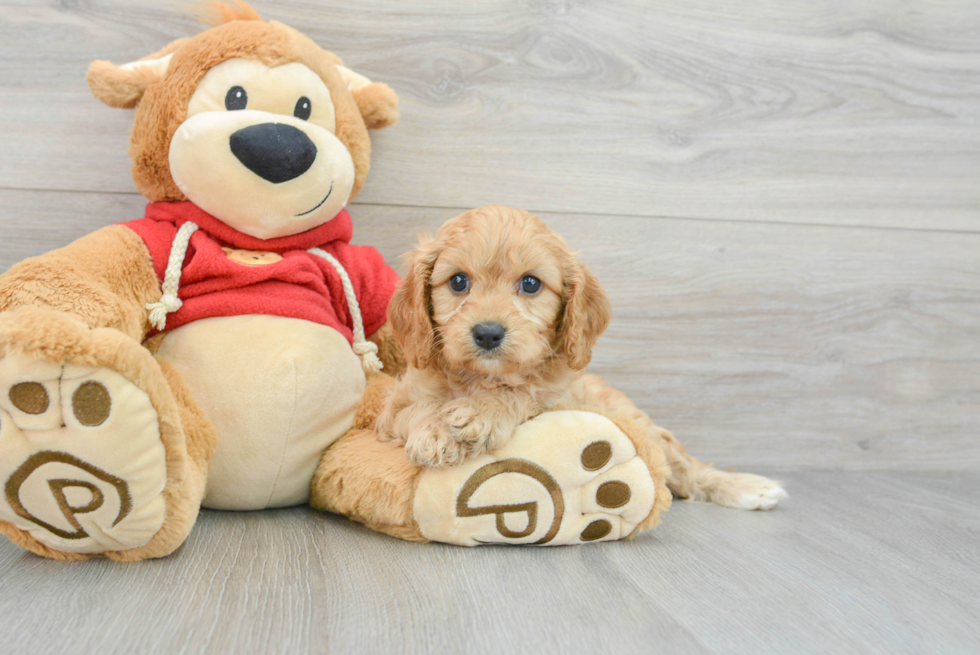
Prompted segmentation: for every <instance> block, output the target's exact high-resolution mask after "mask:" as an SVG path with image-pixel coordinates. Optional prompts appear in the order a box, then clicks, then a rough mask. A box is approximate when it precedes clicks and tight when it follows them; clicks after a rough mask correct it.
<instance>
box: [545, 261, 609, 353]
mask: <svg viewBox="0 0 980 655" xmlns="http://www.w3.org/2000/svg"><path fill="white" fill-rule="evenodd" d="M567 270H568V271H569V272H568V273H567V274H566V276H567V277H566V279H565V309H564V312H563V314H562V318H561V323H560V325H559V328H558V343H559V347H560V348H561V351H562V352H563V353H564V355H565V357H567V358H568V365H569V366H571V367H572V368H573V369H575V370H581V369H583V368H585V367H586V366H588V365H589V362H590V361H591V360H592V348H593V347H594V346H595V342H596V341H598V340H599V336H600V335H601V334H602V333H603V332H605V331H606V328H607V327H609V321H610V319H611V318H612V306H611V305H610V304H609V297H608V296H606V292H605V291H603V290H602V287H601V286H600V285H599V280H598V279H597V278H596V276H595V275H593V274H592V271H590V270H589V269H588V268H587V267H586V266H585V264H582V263H581V262H579V261H577V260H576V261H575V262H574V264H573V265H572V266H571V267H570V268H568V269H567Z"/></svg>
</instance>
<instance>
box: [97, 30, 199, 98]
mask: <svg viewBox="0 0 980 655" xmlns="http://www.w3.org/2000/svg"><path fill="white" fill-rule="evenodd" d="M181 41H183V39H181ZM178 45H179V42H175V43H172V44H170V45H169V46H167V47H166V48H164V49H163V50H161V51H160V52H158V53H156V54H155V55H150V56H149V57H146V58H145V59H139V60H137V61H134V62H130V63H128V64H123V65H122V66H116V65H115V64H113V63H111V62H108V61H94V62H92V65H91V66H89V69H88V75H87V76H86V77H87V79H88V88H89V89H91V91H92V95H94V96H95V97H96V98H98V99H99V100H101V101H102V102H104V103H105V104H107V105H109V106H110V107H118V108H120V109H132V108H133V107H135V106H136V103H137V102H139V100H140V98H142V97H143V92H144V91H146V89H147V87H149V86H150V85H151V84H155V83H157V82H159V81H160V80H162V79H163V76H164V75H165V74H166V73H167V66H169V65H170V58H171V57H173V51H174V50H176V49H177V46H178Z"/></svg>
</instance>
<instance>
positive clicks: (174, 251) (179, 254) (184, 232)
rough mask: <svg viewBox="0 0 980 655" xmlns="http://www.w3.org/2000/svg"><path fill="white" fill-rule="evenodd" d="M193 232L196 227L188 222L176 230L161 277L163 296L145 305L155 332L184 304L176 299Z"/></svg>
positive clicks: (195, 230) (161, 328) (162, 327)
mask: <svg viewBox="0 0 980 655" xmlns="http://www.w3.org/2000/svg"><path fill="white" fill-rule="evenodd" d="M195 232H197V225H195V224H194V223H191V222H190V221H188V222H186V223H184V224H183V225H181V226H180V229H179V230H177V236H175V237H174V243H173V245H172V246H170V259H169V260H168V261H167V272H166V273H164V275H163V287H162V290H163V295H162V296H160V300H158V301H157V302H151V303H148V304H147V305H146V308H147V309H149V310H150V325H152V326H153V327H155V328H156V329H157V330H163V329H164V328H165V327H166V326H167V314H173V313H174V312H175V311H177V310H178V309H180V307H181V305H183V304H184V303H183V302H181V300H180V298H178V297H177V292H178V291H179V290H180V273H181V269H182V268H183V266H184V258H185V257H186V256H187V246H188V244H189V243H190V241H191V235H192V234H194V233H195Z"/></svg>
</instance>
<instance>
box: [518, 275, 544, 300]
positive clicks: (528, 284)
mask: <svg viewBox="0 0 980 655" xmlns="http://www.w3.org/2000/svg"><path fill="white" fill-rule="evenodd" d="M521 291H523V292H524V293H526V294H527V295H529V296H533V295H534V294H536V293H537V292H538V291H541V280H539V279H538V278H536V277H534V276H533V275H525V276H524V277H522V278H521Z"/></svg>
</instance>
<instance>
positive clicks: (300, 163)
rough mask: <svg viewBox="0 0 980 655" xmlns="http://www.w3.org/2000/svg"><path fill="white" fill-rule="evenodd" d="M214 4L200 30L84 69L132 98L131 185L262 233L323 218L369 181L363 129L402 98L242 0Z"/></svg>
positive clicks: (94, 81) (127, 100)
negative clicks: (130, 58)
mask: <svg viewBox="0 0 980 655" xmlns="http://www.w3.org/2000/svg"><path fill="white" fill-rule="evenodd" d="M212 8H213V9H214V10H215V13H216V14H217V17H218V21H217V22H218V23H219V24H217V25H215V26H214V27H212V28H211V29H208V30H206V31H204V32H202V33H200V34H198V35H197V36H194V37H192V38H188V39H180V40H178V41H175V42H173V43H171V44H170V45H168V46H167V47H165V48H163V49H162V50H160V51H159V52H157V53H154V54H152V55H149V56H148V57H145V58H143V59H140V60H138V61H134V62H132V63H129V64H125V65H122V66H116V65H114V64H111V63H109V62H107V61H96V62H94V63H93V64H92V66H91V68H90V69H89V73H88V82H89V87H90V88H91V90H92V93H93V94H94V95H95V96H96V97H97V98H99V99H100V100H102V101H103V102H105V103H106V104H108V105H110V106H113V107H121V108H134V107H135V109H136V118H135V123H134V125H133V132H132V142H131V146H130V155H131V157H132V159H133V179H134V180H135V182H136V187H137V189H139V191H140V193H142V194H143V195H144V196H146V197H147V198H148V199H149V200H152V201H181V200H190V201H191V202H193V203H195V204H196V205H198V206H199V207H201V208H202V209H203V210H205V211H206V212H208V213H209V214H211V215H213V216H215V217H217V218H219V219H220V220H222V221H224V222H225V223H227V224H228V225H230V226H231V227H233V228H235V229H236V230H238V231H240V232H243V233H245V234H248V235H251V236H254V237H257V238H260V239H271V238H275V237H282V236H289V235H292V234H298V233H300V232H305V231H306V230H309V229H312V228H314V227H316V226H318V225H321V224H323V223H325V222H326V221H329V220H330V219H331V218H333V217H334V216H335V215H337V213H338V212H339V211H340V210H341V209H343V208H344V206H345V205H346V204H347V203H348V202H349V200H350V199H351V198H353V197H354V196H355V195H356V194H357V192H358V191H360V189H361V186H362V185H363V184H364V178H365V177H366V176H367V172H368V168H369V165H370V151H371V144H370V140H369V137H368V131H367V130H368V129H369V128H381V127H387V126H388V125H391V124H392V123H394V122H395V121H396V120H397V119H398V97H397V96H396V95H395V93H394V92H393V91H392V90H391V89H390V88H388V87H387V86H386V85H384V84H378V83H373V82H371V81H370V80H368V79H367V78H366V77H364V76H362V75H359V74H357V73H355V72H353V71H351V70H349V69H347V68H345V67H344V66H343V63H342V62H341V60H340V59H339V58H338V57H336V56H335V55H333V54H332V53H330V52H327V51H326V50H323V49H322V48H320V47H319V46H317V45H316V44H315V43H314V42H313V41H311V40H310V39H309V38H307V37H306V36H304V35H302V34H300V33H299V32H297V31H296V30H294V29H292V28H291V27H288V26H286V25H283V24H281V23H277V22H275V21H271V22H266V21H263V20H262V19H261V18H259V16H258V15H257V14H256V13H255V11H254V10H252V9H251V8H250V7H248V6H247V5H245V4H243V3H239V4H238V5H236V6H235V7H230V6H225V5H218V4H213V5H212Z"/></svg>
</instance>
